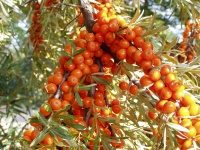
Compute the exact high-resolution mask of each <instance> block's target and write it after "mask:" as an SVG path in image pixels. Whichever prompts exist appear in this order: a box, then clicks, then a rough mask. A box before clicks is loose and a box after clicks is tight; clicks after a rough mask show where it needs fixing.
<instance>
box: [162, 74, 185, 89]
mask: <svg viewBox="0 0 200 150" xmlns="http://www.w3.org/2000/svg"><path fill="white" fill-rule="evenodd" d="M167 76H168V75H167ZM167 76H166V77H167ZM181 85H182V83H181V82H180V81H178V80H172V81H171V82H170V83H169V84H168V87H169V88H170V90H171V91H177V90H179V89H180V88H181Z"/></svg>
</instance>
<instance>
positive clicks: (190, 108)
mask: <svg viewBox="0 0 200 150" xmlns="http://www.w3.org/2000/svg"><path fill="white" fill-rule="evenodd" d="M140 83H141V85H142V86H149V90H151V92H153V93H154V94H155V95H156V96H158V98H159V99H160V100H159V101H157V103H156V105H155V109H156V111H157V113H154V112H152V111H149V112H148V116H149V117H150V118H151V119H153V120H155V119H160V118H159V117H158V116H159V115H158V114H166V115H172V118H173V119H172V122H174V123H177V124H179V125H181V126H183V127H185V128H187V129H188V131H189V132H181V131H179V132H178V135H177V139H178V142H179V144H180V146H181V150H186V149H189V148H192V147H193V141H196V142H197V143H200V140H199V139H200V138H199V134H200V133H199V124H200V121H199V120H198V119H197V118H196V117H194V118H193V119H192V118H191V116H197V115H199V114H200V106H199V105H198V104H197V103H196V99H195V98H194V97H193V96H192V95H191V94H189V93H186V91H185V87H184V85H183V84H182V82H181V81H179V80H178V79H177V77H176V75H175V73H173V71H172V69H171V67H170V66H169V65H164V66H162V67H161V68H160V70H159V69H158V68H152V69H151V70H150V71H149V72H148V73H147V74H145V75H144V76H142V77H141V79H140ZM164 119H166V118H164ZM168 121H170V120H168ZM198 122H199V123H198Z"/></svg>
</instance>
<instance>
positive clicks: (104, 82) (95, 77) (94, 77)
mask: <svg viewBox="0 0 200 150" xmlns="http://www.w3.org/2000/svg"><path fill="white" fill-rule="evenodd" d="M92 78H93V79H94V80H95V81H96V82H97V83H102V84H104V85H109V83H108V82H107V81H106V80H104V79H102V78H99V77H97V76H92Z"/></svg>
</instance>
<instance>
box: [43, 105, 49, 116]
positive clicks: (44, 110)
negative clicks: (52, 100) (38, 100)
mask: <svg viewBox="0 0 200 150" xmlns="http://www.w3.org/2000/svg"><path fill="white" fill-rule="evenodd" d="M40 112H41V113H42V115H43V116H44V117H47V116H49V115H50V114H51V111H47V110H46V108H45V105H42V106H41V107H40Z"/></svg>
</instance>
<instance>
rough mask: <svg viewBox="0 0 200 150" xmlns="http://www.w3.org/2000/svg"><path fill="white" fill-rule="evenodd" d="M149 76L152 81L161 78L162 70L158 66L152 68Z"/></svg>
mask: <svg viewBox="0 0 200 150" xmlns="http://www.w3.org/2000/svg"><path fill="white" fill-rule="evenodd" d="M149 77H150V79H151V80H152V81H157V80H159V79H160V77H161V74H160V71H159V70H158V69H156V68H153V69H151V70H150V72H149Z"/></svg>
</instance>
